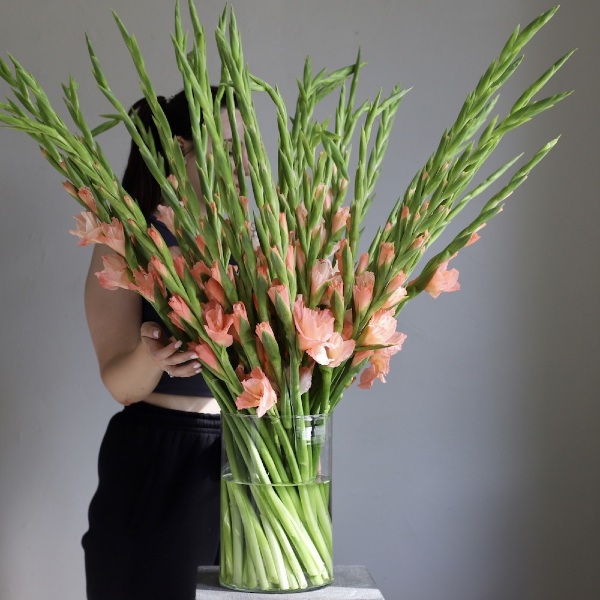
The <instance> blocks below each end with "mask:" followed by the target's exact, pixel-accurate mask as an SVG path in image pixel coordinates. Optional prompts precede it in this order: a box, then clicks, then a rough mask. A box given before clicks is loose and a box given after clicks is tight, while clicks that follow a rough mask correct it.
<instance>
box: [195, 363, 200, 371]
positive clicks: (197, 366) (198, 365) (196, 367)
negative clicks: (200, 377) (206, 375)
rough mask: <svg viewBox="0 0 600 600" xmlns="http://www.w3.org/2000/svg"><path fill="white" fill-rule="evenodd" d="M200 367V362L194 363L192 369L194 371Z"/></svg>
mask: <svg viewBox="0 0 600 600" xmlns="http://www.w3.org/2000/svg"><path fill="white" fill-rule="evenodd" d="M201 368H202V365H201V364H200V363H194V369H195V370H196V371H199V370H200V369H201Z"/></svg>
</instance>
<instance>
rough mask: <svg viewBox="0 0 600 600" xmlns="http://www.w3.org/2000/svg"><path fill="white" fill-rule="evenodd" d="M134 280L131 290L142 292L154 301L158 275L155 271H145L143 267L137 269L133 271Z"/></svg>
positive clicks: (150, 300)
mask: <svg viewBox="0 0 600 600" xmlns="http://www.w3.org/2000/svg"><path fill="white" fill-rule="evenodd" d="M133 280H134V282H135V283H132V284H131V285H130V286H129V289H130V290H133V291H134V292H138V293H139V294H141V295H142V296H143V297H144V298H146V300H148V302H154V296H155V292H154V290H155V288H156V283H157V282H158V275H157V273H155V272H154V271H148V272H147V271H144V270H143V269H135V271H134V272H133Z"/></svg>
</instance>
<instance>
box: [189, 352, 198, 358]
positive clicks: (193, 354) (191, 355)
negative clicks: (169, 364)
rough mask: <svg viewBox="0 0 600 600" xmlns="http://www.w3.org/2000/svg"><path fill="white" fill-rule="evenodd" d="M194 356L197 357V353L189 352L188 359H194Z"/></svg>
mask: <svg viewBox="0 0 600 600" xmlns="http://www.w3.org/2000/svg"><path fill="white" fill-rule="evenodd" d="M195 358H198V355H197V354H196V353H195V352H194V353H192V354H190V360H194V359H195Z"/></svg>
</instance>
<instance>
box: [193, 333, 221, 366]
mask: <svg viewBox="0 0 600 600" xmlns="http://www.w3.org/2000/svg"><path fill="white" fill-rule="evenodd" d="M188 348H189V349H190V350H192V351H193V352H195V353H196V354H197V355H198V359H199V360H200V361H201V362H203V363H204V364H206V365H207V366H208V367H209V368H211V369H212V370H213V371H215V373H222V372H223V369H222V368H221V365H220V363H219V360H218V359H217V355H216V354H215V353H214V352H213V349H212V348H211V347H210V346H209V345H208V344H207V343H206V342H204V341H201V342H200V343H199V344H196V343H194V342H190V343H189V344H188Z"/></svg>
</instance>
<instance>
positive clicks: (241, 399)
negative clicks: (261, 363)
mask: <svg viewBox="0 0 600 600" xmlns="http://www.w3.org/2000/svg"><path fill="white" fill-rule="evenodd" d="M242 386H243V388H244V391H243V392H242V393H241V394H240V395H239V396H238V397H237V398H236V400H235V405H236V407H237V408H238V410H242V409H244V408H256V409H257V410H256V414H257V416H258V417H262V416H263V415H264V414H265V413H266V412H267V411H268V410H269V409H270V408H272V407H273V406H275V404H276V402H277V394H276V393H275V390H274V389H273V386H272V385H271V382H270V381H269V379H268V378H267V376H266V375H265V374H264V373H263V371H262V369H261V368H260V367H255V368H254V369H252V371H250V373H249V375H248V376H247V377H246V378H245V379H244V380H243V381H242Z"/></svg>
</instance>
